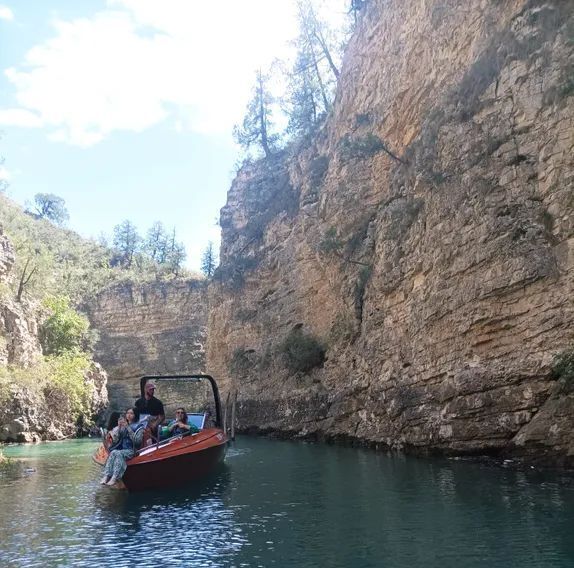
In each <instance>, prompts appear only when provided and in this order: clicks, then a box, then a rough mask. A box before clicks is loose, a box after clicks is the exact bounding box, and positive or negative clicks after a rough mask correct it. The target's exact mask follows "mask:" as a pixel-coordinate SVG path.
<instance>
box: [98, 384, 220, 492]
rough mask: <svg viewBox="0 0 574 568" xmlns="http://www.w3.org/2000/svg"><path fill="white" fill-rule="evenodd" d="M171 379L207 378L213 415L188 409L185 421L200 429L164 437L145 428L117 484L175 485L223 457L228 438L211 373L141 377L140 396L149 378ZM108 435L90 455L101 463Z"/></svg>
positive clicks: (197, 475)
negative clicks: (138, 448)
mask: <svg viewBox="0 0 574 568" xmlns="http://www.w3.org/2000/svg"><path fill="white" fill-rule="evenodd" d="M174 380H178V381H185V383H186V384H190V385H193V384H194V383H198V382H202V381H208V382H209V383H210V384H211V390H212V392H213V399H214V404H215V407H214V409H215V413H214V415H213V416H211V415H210V414H211V413H209V412H194V413H188V423H191V424H194V425H195V426H196V429H198V430H199V431H198V432H195V433H189V434H188V433H185V434H180V435H177V436H173V437H170V438H167V439H163V440H162V439H161V438H160V437H159V436H158V437H157V438H155V439H154V438H153V437H152V433H151V431H150V429H149V428H146V430H145V431H144V445H143V446H142V448H141V449H140V450H139V451H138V452H137V453H136V455H135V456H134V457H133V458H131V459H129V460H128V461H127V466H128V467H127V470H126V472H125V474H124V476H123V478H122V481H121V482H120V483H119V484H118V487H119V488H122V487H125V488H126V489H127V490H128V491H143V490H147V489H164V488H170V487H177V486H180V485H184V484H186V483H190V482H193V481H194V480H197V479H199V478H202V477H205V476H206V475H208V474H209V473H210V472H212V471H213V470H214V469H215V468H216V467H217V465H218V464H220V463H221V462H222V461H223V460H224V458H225V452H226V449H227V442H228V438H227V435H226V433H225V432H224V431H223V429H222V420H221V403H220V399H219V390H218V388H217V384H216V382H215V379H214V378H213V377H212V376H211V375H205V374H195V375H162V376H152V375H147V376H145V377H142V378H141V379H140V392H141V394H142V396H143V393H144V392H145V385H146V383H147V382H148V381H153V382H156V381H157V382H162V381H174ZM140 420H141V418H140ZM143 420H144V421H145V418H143ZM110 439H111V437H110V436H109V435H107V434H106V435H104V440H103V443H102V444H101V445H100V446H99V447H98V449H97V450H96V452H95V454H94V456H93V459H94V461H95V462H96V463H98V464H100V465H102V466H103V465H104V464H105V463H106V460H107V458H108V455H109V452H108V447H109V444H110Z"/></svg>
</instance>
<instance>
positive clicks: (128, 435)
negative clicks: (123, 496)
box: [100, 408, 144, 485]
mask: <svg viewBox="0 0 574 568" xmlns="http://www.w3.org/2000/svg"><path fill="white" fill-rule="evenodd" d="M139 417H140V413H139V410H138V409H137V408H129V409H128V410H127V412H126V415H125V417H123V416H121V417H120V418H119V420H118V425H117V427H116V428H114V429H113V430H112V432H111V434H112V444H111V445H110V447H109V450H110V455H109V456H108V459H107V461H106V465H105V466H104V476H103V477H102V480H101V482H100V483H101V484H102V485H106V484H107V485H115V484H116V483H117V482H118V481H119V480H120V479H121V478H122V477H123V475H124V473H125V472H126V469H127V467H128V466H127V464H126V460H129V459H130V458H133V457H134V455H135V453H136V451H137V450H138V449H139V448H140V446H141V444H142V438H143V432H144V428H143V425H142V424H138V421H139Z"/></svg>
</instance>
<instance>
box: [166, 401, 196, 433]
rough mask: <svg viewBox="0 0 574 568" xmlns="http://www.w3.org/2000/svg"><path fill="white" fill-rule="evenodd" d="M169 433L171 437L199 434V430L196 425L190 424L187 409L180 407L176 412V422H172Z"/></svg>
mask: <svg viewBox="0 0 574 568" xmlns="http://www.w3.org/2000/svg"><path fill="white" fill-rule="evenodd" d="M167 429H168V432H169V435H170V436H178V435H179V434H185V433H187V432H191V433H192V434H195V433H196V432H199V428H198V427H197V426H195V425H194V424H189V422H188V420H187V412H186V411H185V408H183V407H180V408H178V409H177V410H176V411H175V420H172V421H171V422H170V423H169V425H168V427H167Z"/></svg>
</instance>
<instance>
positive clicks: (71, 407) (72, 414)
mask: <svg viewBox="0 0 574 568" xmlns="http://www.w3.org/2000/svg"><path fill="white" fill-rule="evenodd" d="M91 365H92V362H91V360H90V359H89V357H88V356H87V355H86V354H83V353H74V352H67V353H64V354H61V355H53V356H50V357H44V358H42V359H40V360H39V361H38V362H37V363H36V364H35V365H33V366H32V367H28V368H25V369H24V368H19V367H3V366H0V404H1V405H2V406H5V405H8V404H10V403H12V402H13V398H14V396H15V393H18V392H21V391H24V392H27V393H28V394H29V395H30V396H31V397H32V399H34V400H36V401H38V405H39V406H40V407H41V406H44V407H45V408H46V409H47V410H48V412H50V415H51V418H55V417H59V420H60V421H61V422H63V423H68V424H73V423H75V422H76V421H77V420H78V419H79V418H80V416H84V417H88V418H90V400H91V396H92V391H91V387H90V385H89V384H88V383H87V382H86V379H85V376H86V373H87V371H88V370H89V369H90V367H91Z"/></svg>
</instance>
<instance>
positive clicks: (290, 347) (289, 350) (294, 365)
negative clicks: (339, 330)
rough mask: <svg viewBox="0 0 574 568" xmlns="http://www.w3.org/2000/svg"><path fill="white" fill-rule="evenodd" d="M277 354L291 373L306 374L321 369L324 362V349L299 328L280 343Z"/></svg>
mask: <svg viewBox="0 0 574 568" xmlns="http://www.w3.org/2000/svg"><path fill="white" fill-rule="evenodd" d="M278 353H279V355H280V356H281V357H282V359H283V362H284V363H285V366H286V367H287V368H288V369H289V370H290V371H293V372H302V373H307V372H309V371H310V370H311V369H314V368H315V367H321V366H322V365H323V362H324V361H325V348H324V347H323V345H322V344H321V342H320V341H319V340H318V339H317V338H316V337H315V336H314V335H312V334H310V333H305V332H304V331H303V330H302V329H301V328H300V327H297V328H295V329H293V330H292V331H291V332H290V333H289V335H288V336H287V337H286V338H285V339H284V340H283V341H282V342H281V344H280V345H279V347H278Z"/></svg>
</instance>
